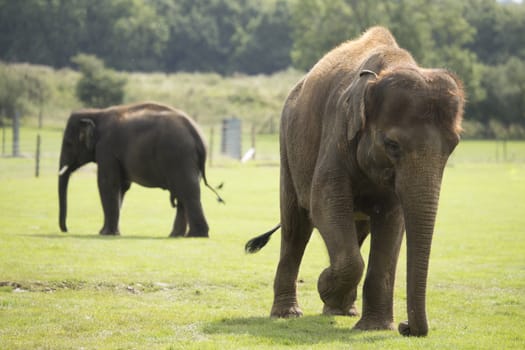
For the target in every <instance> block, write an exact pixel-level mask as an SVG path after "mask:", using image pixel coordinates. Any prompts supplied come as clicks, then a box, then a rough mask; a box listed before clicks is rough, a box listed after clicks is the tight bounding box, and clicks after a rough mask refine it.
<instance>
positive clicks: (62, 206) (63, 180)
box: [58, 165, 71, 232]
mask: <svg viewBox="0 0 525 350" xmlns="http://www.w3.org/2000/svg"><path fill="white" fill-rule="evenodd" d="M70 175H71V170H70V169H69V168H68V167H67V165H65V166H61V168H60V172H59V174H58V204H59V214H58V223H59V226H60V230H61V231H62V232H67V226H66V216H67V186H68V183H69V176H70Z"/></svg>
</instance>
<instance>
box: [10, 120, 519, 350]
mask: <svg viewBox="0 0 525 350" xmlns="http://www.w3.org/2000/svg"><path fill="white" fill-rule="evenodd" d="M24 132H25V133H26V134H32V133H34V130H25V131H24ZM45 135H46V137H45V140H47V141H46V145H49V148H46V149H47V150H48V151H47V152H48V153H47V157H45V158H44V163H45V164H47V166H45V167H44V168H43V169H44V171H42V172H41V176H40V177H39V178H38V179H36V178H34V177H33V160H32V159H31V158H30V157H25V158H19V159H13V158H0V348H1V349H72V348H74V349H144V348H152V349H154V348H159V349H170V348H171V349H292V348H294V349H309V348H311V349H349V348H350V349H407V348H410V349H425V350H427V349H523V348H524V347H525V236H524V234H525V232H524V227H525V216H524V213H525V204H524V199H525V143H520V142H513V143H508V144H507V146H506V147H507V151H506V157H507V159H508V161H505V162H504V161H501V159H502V157H503V156H502V154H503V151H502V146H501V145H499V146H498V145H496V144H495V143H494V142H473V141H470V142H463V143H461V144H460V146H459V147H458V149H457V150H456V152H455V154H454V156H453V158H452V159H451V162H450V166H449V167H448V168H447V170H446V173H445V178H444V182H443V187H442V194H441V202H440V209H439V214H438V218H437V224H436V232H435V235H434V244H433V247H432V256H431V264H430V272H429V282H428V295H427V298H428V310H427V311H428V315H429V323H430V334H429V336H428V337H427V338H422V339H417V338H403V337H401V336H399V335H398V334H397V332H387V331H384V332H383V331H381V332H359V331H353V330H351V328H352V326H353V324H354V323H355V322H356V321H357V319H355V318H346V317H327V316H321V315H320V311H321V309H322V303H321V301H320V299H319V296H318V294H317V291H316V283H317V277H318V275H319V273H320V272H321V271H322V269H323V268H324V267H325V266H326V265H327V255H326V252H325V248H324V246H323V244H322V242H321V239H320V237H319V235H318V234H314V235H313V236H312V240H311V242H310V244H309V246H308V248H307V251H306V254H305V257H304V260H303V264H302V268H301V271H300V276H299V278H300V283H299V302H300V304H301V306H302V308H303V311H304V312H305V316H304V317H302V318H300V319H292V320H275V319H270V318H269V317H268V315H269V311H270V307H271V303H272V283H273V276H274V272H275V268H276V265H277V259H278V255H279V237H274V238H273V240H272V241H270V243H269V244H268V246H267V247H266V248H265V249H264V250H262V251H261V252H259V253H258V254H256V255H245V254H244V252H243V246H244V243H245V242H246V240H248V239H249V238H251V237H252V236H254V235H256V234H258V233H261V232H263V231H265V230H266V229H268V228H270V227H272V226H273V225H274V224H276V223H277V221H278V220H279V216H278V212H279V208H278V191H279V189H278V185H279V179H278V173H279V169H278V167H277V166H261V163H265V162H264V161H258V162H259V163H248V164H244V165H240V164H237V163H235V162H225V163H221V162H219V161H217V162H216V164H215V165H214V166H213V167H211V168H209V169H208V179H209V180H210V182H211V183H219V182H221V181H224V182H225V186H224V189H223V190H222V196H223V197H224V198H225V200H226V202H227V204H226V205H220V204H218V203H216V201H215V199H214V196H213V195H212V193H211V192H210V191H207V190H206V189H204V188H203V202H204V207H205V212H206V215H207V218H208V221H209V223H210V226H211V231H210V236H211V237H210V239H168V238H167V235H168V233H169V232H170V229H171V224H172V220H173V217H174V213H173V210H172V209H171V207H170V206H169V202H168V194H167V192H163V191H161V190H156V189H144V188H141V187H139V186H136V185H134V186H132V188H131V190H130V191H129V194H128V195H127V198H126V201H125V203H124V207H123V213H122V217H121V229H122V236H120V237H100V236H98V235H97V234H96V233H97V232H98V230H99V228H100V226H101V224H102V210H101V207H100V204H99V198H98V193H97V188H96V177H95V172H94V167H93V166H89V167H86V168H84V169H83V170H82V171H79V172H77V173H76V174H75V175H74V176H73V177H72V179H71V181H70V190H69V199H70V206H69V213H68V214H69V215H68V226H69V229H70V233H67V234H64V233H60V232H59V229H58V213H57V207H58V203H57V190H56V183H57V178H56V171H57V169H56V168H57V166H58V165H57V159H56V157H57V152H58V147H59V138H60V133H59V131H46V132H45ZM262 145H263V147H264V148H265V152H267V153H268V154H270V153H271V152H272V149H273V152H277V149H278V145H277V143H276V142H275V137H272V136H266V137H264V138H263V141H262ZM500 146H501V147H500ZM268 158H272V157H270V156H268ZM272 159H274V158H272ZM219 160H220V159H219ZM498 160H499V161H498ZM367 253H368V246H367V244H366V243H365V246H364V247H363V255H364V256H366V255H367ZM405 262H406V259H405V252H404V250H403V251H402V252H401V257H400V261H399V266H398V276H397V281H396V291H395V313H396V315H395V318H396V322H399V321H402V320H404V319H405V318H406V296H405ZM358 302H359V304H360V296H359V299H358Z"/></svg>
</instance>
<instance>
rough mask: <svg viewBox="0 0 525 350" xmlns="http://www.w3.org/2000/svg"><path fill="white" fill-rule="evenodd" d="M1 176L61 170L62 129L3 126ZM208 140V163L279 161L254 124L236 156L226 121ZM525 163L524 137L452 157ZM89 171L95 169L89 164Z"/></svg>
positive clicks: (462, 148)
mask: <svg viewBox="0 0 525 350" xmlns="http://www.w3.org/2000/svg"><path fill="white" fill-rule="evenodd" d="M0 128H1V130H0V142H1V145H0V146H1V150H0V151H1V153H0V177H5V176H12V177H13V176H14V177H19V176H24V177H25V176H33V177H39V176H46V175H50V174H53V175H55V174H57V173H58V170H59V169H58V167H59V164H58V161H59V155H60V147H61V143H62V130H60V129H39V128H27V127H23V128H21V129H20V131H19V134H18V136H17V135H15V133H14V132H13V128H12V126H4V127H0ZM202 131H203V134H204V135H203V136H204V138H205V139H206V142H207V144H208V164H207V166H208V167H214V166H236V165H238V164H240V163H241V162H242V161H247V163H254V164H257V165H261V166H277V165H279V141H278V139H279V137H278V134H276V133H274V134H258V133H257V132H256V129H255V127H254V126H253V125H250V124H247V125H243V126H242V127H241V128H240V130H239V134H238V135H237V136H236V137H238V138H239V139H238V140H237V141H236V144H237V145H238V147H239V149H238V152H237V153H236V156H235V157H232V156H231V155H228V154H225V150H224V145H225V143H226V142H225V141H224V137H225V131H224V125H223V124H214V125H207V126H204V127H202ZM508 162H513V163H525V142H524V141H503V140H499V141H498V140H492V141H462V142H461V143H460V144H459V146H458V147H457V149H456V150H455V152H454V153H453V154H452V156H451V157H450V160H449V164H457V163H508ZM85 171H93V167H87V168H86V169H85Z"/></svg>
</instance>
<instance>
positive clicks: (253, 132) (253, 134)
mask: <svg viewBox="0 0 525 350" xmlns="http://www.w3.org/2000/svg"><path fill="white" fill-rule="evenodd" d="M251 136H252V149H253V150H257V149H256V148H255V123H252V135H251ZM256 154H257V151H255V152H254V153H253V157H252V159H254V160H255V156H256Z"/></svg>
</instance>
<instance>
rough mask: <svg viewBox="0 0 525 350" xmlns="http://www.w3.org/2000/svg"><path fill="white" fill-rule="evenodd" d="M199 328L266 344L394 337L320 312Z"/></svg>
mask: <svg viewBox="0 0 525 350" xmlns="http://www.w3.org/2000/svg"><path fill="white" fill-rule="evenodd" d="M356 321H357V319H356ZM203 331H204V332H205V333H207V334H231V335H249V336H250V337H253V338H259V339H260V338H266V339H268V341H269V343H272V344H279V345H294V344H295V345H296V344H309V345H312V344H322V343H333V342H343V343H344V342H349V341H350V342H351V341H352V339H354V340H355V341H359V342H362V343H363V342H364V343H375V342H378V341H382V340H385V339H390V338H394V337H396V336H397V334H396V333H395V332H391V331H372V332H370V331H368V332H363V331H359V330H354V329H352V328H349V327H347V326H338V325H337V322H336V320H335V318H334V317H331V316H323V315H318V316H303V317H300V318H293V319H273V318H269V317H248V318H236V319H223V320H219V321H214V322H210V323H208V324H205V325H204V327H203Z"/></svg>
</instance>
